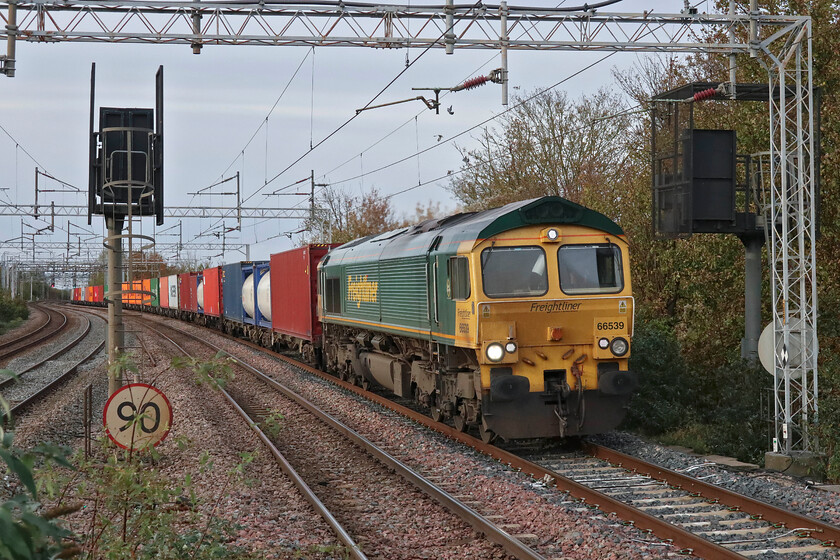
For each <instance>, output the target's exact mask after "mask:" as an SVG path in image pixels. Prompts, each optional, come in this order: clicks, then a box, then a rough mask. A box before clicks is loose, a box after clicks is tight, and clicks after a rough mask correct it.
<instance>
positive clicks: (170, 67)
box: [0, 0, 703, 285]
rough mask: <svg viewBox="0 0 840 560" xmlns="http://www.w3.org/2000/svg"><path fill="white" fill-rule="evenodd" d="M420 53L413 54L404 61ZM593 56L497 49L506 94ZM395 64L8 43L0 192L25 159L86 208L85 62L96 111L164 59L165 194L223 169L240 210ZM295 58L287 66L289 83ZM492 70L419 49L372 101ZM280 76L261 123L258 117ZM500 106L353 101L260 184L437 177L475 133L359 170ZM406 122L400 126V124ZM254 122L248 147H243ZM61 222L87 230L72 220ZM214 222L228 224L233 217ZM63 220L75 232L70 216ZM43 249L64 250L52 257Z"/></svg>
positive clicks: (384, 186)
mask: <svg viewBox="0 0 840 560" xmlns="http://www.w3.org/2000/svg"><path fill="white" fill-rule="evenodd" d="M557 1H558V0H550V1H547V2H546V1H544V0H531V1H530V2H528V4H529V5H545V6H556V5H557ZM571 3H572V2H569V4H571ZM651 4H652V5H651ZM652 7H655V8H656V9H657V11H660V12H666V13H674V12H679V10H680V9H681V8H682V7H683V2H682V0H668V1H667V2H666V1H656V2H653V3H651V2H647V3H644V2H641V1H637V0H626V1H625V2H622V3H620V4H618V5H616V6H614V7H612V8H613V9H611V10H610V11H614V12H635V11H640V10H641V9H650V8H652ZM702 8H703V7H702V6H701V9H702ZM421 52H422V51H420V50H419V49H413V50H411V51H410V52H409V57H410V59H412V60H413V59H414V58H415V57H416V56H417V55H418V54H420V53H421ZM603 56H604V54H603V53H572V52H554V53H537V52H521V51H511V52H510V54H509V67H510V76H509V77H510V93H511V94H512V95H515V94H518V93H522V92H532V91H534V90H536V89H538V88H544V87H547V86H549V85H551V84H554V83H556V82H558V81H560V80H562V79H563V78H565V77H567V76H569V75H571V74H573V73H575V72H576V71H577V70H579V69H580V68H583V67H585V66H587V65H589V64H591V63H592V62H594V61H596V60H598V59H599V58H601V57H603ZM304 59H305V60H304ZM313 59H314V89H313ZM405 60H406V51H405V50H373V49H366V48H349V47H348V48H320V49H316V50H315V51H314V53H313V51H312V50H311V49H307V48H301V47H245V46H205V47H204V49H203V50H202V52H201V54H200V55H193V54H192V52H191V49H190V48H189V47H187V46H183V45H180V46H178V45H121V44H70V43H60V44H33V43H19V44H18V49H17V65H16V66H17V73H16V77H14V78H6V77H0V92H1V93H0V126H2V127H3V128H4V129H5V130H6V131H7V132H8V133H9V134H10V135H11V136H13V137H14V138H15V139H16V140H17V142H18V145H17V146H16V144H15V142H13V141H12V140H11V139H10V138H9V136H7V135H6V134H4V133H3V132H2V131H0V188H5V189H8V190H5V191H2V192H0V197H3V200H4V201H8V200H11V201H14V202H17V203H21V204H32V203H33V201H34V175H35V167H36V165H37V166H40V167H42V168H46V170H47V171H48V172H49V173H51V174H53V175H55V176H56V177H58V178H60V179H62V180H64V181H67V182H69V183H71V184H72V185H75V186H77V187H78V188H80V189H81V190H82V191H83V192H84V193H85V194H82V195H74V194H52V195H50V196H51V198H48V199H47V200H55V202H56V204H73V203H77V204H85V203H86V191H87V172H88V170H87V166H88V153H87V150H88V140H87V138H88V137H87V131H88V110H89V95H90V92H89V82H90V65H91V62H96V71H97V92H96V93H97V99H96V105H97V107H100V106H116V107H153V106H154V75H155V71H156V69H157V67H158V66H159V65H163V66H164V73H165V119H166V124H165V127H166V128H165V142H166V150H165V158H166V159H165V169H166V176H165V189H166V196H165V199H166V203H167V204H168V205H177V206H184V205H213V206H221V205H231V204H232V203H233V202H234V200H233V198H232V197H223V196H214V197H191V196H189V195H188V194H187V193H189V192H194V191H196V190H198V189H201V188H204V187H206V186H208V185H210V184H211V183H213V182H215V181H217V180H219V179H220V178H222V177H229V176H231V175H232V174H234V173H235V172H237V171H239V172H240V173H241V174H242V176H243V184H242V191H243V196H244V197H248V196H250V195H253V196H252V198H251V199H250V200H248V201H247V203H245V204H244V205H245V206H266V205H274V206H281V207H289V206H295V205H306V204H307V203H308V202H307V200H306V197H303V196H283V197H264V196H262V194H254V193H256V192H257V191H258V189H260V188H261V187H264V185H265V182H266V180H268V179H271V178H273V177H274V176H275V175H277V174H278V173H279V172H280V171H281V170H283V169H285V168H286V167H287V166H288V165H289V164H290V163H292V162H293V161H295V160H296V159H298V157H300V156H301V155H302V154H304V153H305V152H306V151H307V150H308V149H309V145H310V139H312V140H314V142H315V143H317V142H318V141H320V140H321V139H322V138H324V136H326V135H327V134H329V133H330V132H332V131H333V130H334V129H335V128H336V127H337V126H339V125H340V124H341V123H343V122H344V121H345V120H347V119H348V118H349V117H350V116H352V115H353V114H354V112H355V109H357V108H359V107H362V106H363V105H365V104H366V103H367V102H368V101H370V99H371V98H372V97H373V96H374V95H375V94H376V93H377V92H378V91H379V90H380V89H381V88H382V87H384V86H385V85H386V84H387V83H388V82H389V81H391V80H392V79H393V78H394V77H395V76H396V75H397V74H398V73H399V72H400V71H401V70H403V69H404V67H405ZM636 60H637V55H633V54H616V55H615V56H612V57H610V58H609V59H608V60H607V61H606V62H604V63H601V64H599V65H597V66H596V67H594V68H593V69H591V70H588V71H586V72H584V73H583V74H581V75H580V76H578V77H576V78H574V79H573V80H570V81H569V82H568V83H566V84H564V85H563V86H561V87H560V88H558V89H561V90H565V91H567V92H568V93H569V95H571V96H574V97H577V96H579V95H581V94H582V93H592V92H594V91H596V90H597V89H598V88H599V87H611V86H612V84H613V82H612V76H611V71H610V70H611V69H612V68H613V67H615V66H619V67H627V66H629V65H631V64H633V63H634V62H635V61H636ZM301 61H304V62H303V65H302V66H300V65H301ZM298 66H300V70H299V71H298V73H297V76H296V77H295V78H294V79H292V76H293V75H294V74H295V70H296V69H297V68H298ZM498 66H499V57H498V53H497V52H494V51H489V50H487V51H468V50H457V49H456V52H455V54H454V55H451V56H447V55H446V54H444V52H443V50H439V49H433V50H430V51H428V52H427V53H426V54H425V55H423V56H422V57H421V58H420V60H418V62H417V63H416V64H414V66H412V68H411V69H409V70H408V71H407V72H406V73H405V74H404V75H403V76H402V77H401V78H400V79H399V80H397V81H396V82H395V83H394V84H393V85H391V86H390V88H388V90H387V91H386V92H385V93H384V94H383V95H382V96H381V97H380V98H379V99H378V100H377V103H384V102H389V101H394V100H399V99H405V98H409V97H413V96H415V95H417V92H413V91H411V88H412V87H433V86H444V87H449V86H454V85H456V84H458V83H460V82H462V81H463V80H464V79H465V78H468V77H471V76H475V75H480V74H487V73H489V71H490V70H492V69H493V68H496V67H498ZM287 84H288V89H287V90H286V92H285V94H284V95H283V96H282V98H281V99H280V102H279V103H278V104H277V107H276V109H275V110H274V111H273V113H272V115H271V117H270V119H269V121H268V126H267V127H266V126H263V127H262V128H260V125H261V124H265V123H264V121H265V118H266V115H267V114H268V112H269V110H270V109H271V107H272V106H273V105H274V104H275V102H276V101H277V99H278V97H279V96H280V94H281V92H282V91H283V89H284V88H285V87H286V86H287ZM500 101H501V95H500V87H499V86H498V85H495V84H487V85H485V86H483V87H481V88H478V89H476V90H471V91H463V92H458V93H454V94H451V95H449V96H447V97H446V98H445V99H444V100H443V105H444V107H449V106H452V108H453V110H454V114H453V115H450V114H448V113H447V112H446V111H445V110H442V111H441V114H440V115H436V114H435V113H434V111H429V110H426V109H424V107H423V105H422V104H421V103H420V102H418V101H414V102H411V103H406V104H402V105H396V106H393V107H388V108H382V109H376V110H370V111H366V112H364V113H363V114H362V115H361V116H360V117H359V118H357V119H356V120H354V121H353V122H352V123H350V124H349V125H348V126H347V127H345V128H344V129H343V130H341V131H340V132H339V133H337V134H336V135H335V136H333V137H332V138H331V139H330V140H328V141H327V142H325V143H324V144H323V145H322V146H320V147H319V148H318V149H316V150H315V151H314V152H312V153H311V154H310V155H308V156H307V157H306V158H304V159H303V160H302V161H301V162H300V163H298V164H297V165H295V166H294V167H292V168H291V169H290V170H288V171H287V172H285V173H284V174H283V175H282V176H280V177H279V178H277V179H276V180H274V182H272V183H271V184H270V185H268V186H266V187H264V189H263V191H262V192H270V191H272V190H274V189H276V188H280V187H283V186H286V185H288V184H289V183H292V182H294V181H297V180H299V179H303V178H307V177H308V176H309V173H310V169H313V170H314V171H315V177H316V181H317V182H327V183H331V184H335V185H337V186H339V187H340V188H341V189H344V190H347V191H349V192H351V193H354V194H358V193H361V192H362V191H363V190H367V189H369V188H370V187H372V186H375V187H376V188H378V189H379V191H380V192H381V193H383V194H386V195H387V194H391V193H395V192H397V191H401V190H404V189H406V188H408V187H411V186H414V185H417V184H418V182H426V181H428V180H430V179H434V178H436V177H439V176H443V175H445V174H446V173H447V171H449V170H453V171H454V170H457V169H458V167H459V164H460V162H461V158H460V156H459V154H458V151H457V149H456V146H455V144H458V145H460V146H466V147H470V146H473V145H474V144H475V142H474V140H473V137H472V136H474V135H475V133H474V134H473V135H472V136H471V135H466V136H462V137H460V138H459V139H458V140H457V141H456V142H445V141H444V142H441V143H440V144H441V145H440V146H439V147H437V148H436V149H434V150H433V151H431V152H428V153H426V154H424V155H421V156H420V157H419V158H411V159H410V160H409V161H406V162H404V163H402V164H399V165H396V166H393V167H390V168H389V169H387V170H385V171H381V172H376V173H372V172H371V170H374V169H375V168H377V167H380V166H382V165H386V164H389V163H392V162H394V161H396V160H399V159H401V158H404V157H406V156H408V155H411V154H413V153H415V152H416V151H417V150H418V147H419V148H420V149H423V148H426V147H428V146H430V145H433V144H438V140H437V139H438V135H442V136H443V138H444V139H446V138H449V137H451V136H453V135H454V134H457V133H459V132H461V131H463V130H465V129H468V128H470V127H472V126H474V125H475V124H477V123H479V122H481V121H483V120H485V119H487V118H488V117H491V116H493V115H494V114H498V113H499V112H501V111H502V110H503V109H504V107H503V106H502V105H501V102H500ZM415 116H416V120H415ZM404 123H407V124H405V126H402V128H399V129H398V127H400V125H403V124H404ZM258 129H259V132H258V133H257V134H256V136H255V137H254V138H253V140H252V141H251V143H250V145H248V147H247V149H246V143H247V142H248V140H249V139H250V138H251V137H252V135H253V134H254V132H255V131H257V130H258ZM476 132H477V131H476ZM389 134H390V136H389V137H388V138H387V139H386V140H385V141H382V142H380V143H379V144H377V145H375V146H374V144H376V142H377V141H379V140H381V139H382V138H383V137H384V136H386V135H389ZM24 150H26V151H27V152H28V153H29V154H31V156H32V158H34V159H35V160H37V163H36V162H35V161H33V159H32V158H30V157H29V155H27V154H26V153H25V152H24ZM243 150H244V153H243ZM342 164H343V165H342ZM360 175H362V176H361V177H359V176H360ZM348 179H349V180H348ZM446 184H447V181H440V182H438V183H434V184H430V185H427V186H424V187H422V188H417V189H414V190H411V191H409V192H406V193H404V194H401V195H398V196H395V197H394V198H393V199H392V203H393V206H394V207H395V208H396V209H397V211H398V212H399V213H406V214H410V213H413V210H414V206H415V204H417V203H418V202H420V203H423V204H426V203H428V202H429V201H430V200H433V201H440V203H441V204H442V206H443V207H444V208H445V209H448V210H453V209H454V208H455V206H456V201H455V200H454V199H453V198H452V196H451V194H450V193H449V192H448V191H447V190H446V189H445V186H446ZM51 187H52V188H58V185H56V184H51ZM303 187H304V188H303V189H300V190H308V185H303ZM223 190H225V191H228V190H230V189H229V188H224V189H223ZM292 190H295V189H292ZM74 221H75V222H76V223H78V224H79V225H81V226H83V227H85V228H87V227H88V226H87V221H86V219H81V220H74ZM20 222H21V219H20V218H0V231H2V235H3V239H4V240H5V239H10V238H14V237H17V236H18V235H19V234H20V228H21V226H20ZM25 222H26V223H28V224H31V225H34V226H37V227H44V225H46V224H44V223H43V222H36V221H35V220H33V219H32V218H27V219H25ZM214 223H215V220H197V219H191V220H184V223H183V232H184V241H191V240H194V239H195V238H196V236H197V235H198V234H199V233H201V232H202V231H204V230H207V229H208V228H210V227H211V226H212V225H213V224H214ZM225 223H226V225H229V226H232V225H234V223H233V220H226V221H225ZM57 225H60V226H61V227H62V228H66V226H67V219H66V218H63V219H61V220H60V222H59V223H58V224H57ZM172 226H177V220H173V219H169V220H167V222H166V223H165V224H164V226H162V227H158V228H154V227H153V225H152V221H151V220H148V221H145V222H144V225H143V230H144V231H143V233H144V234H146V235H155V233H156V230H157V232H161V231H162V230H165V229H167V228H170V227H172ZM91 228H92V229H93V231H95V232H96V233H97V234H99V235H101V234H103V233H104V225H103V222H102V220H101V219H100V218H95V219H94V222H93V226H91ZM299 229H300V224H299V223H296V222H294V221H290V220H272V221H269V222H264V223H255V222H249V223H246V224H244V227H243V231H242V233H241V234H238V233H234V234H232V235H231V236H230V237H228V241H229V242H232V243H240V242H244V243H248V244H251V252H250V256H251V258H254V259H256V258H267V257H268V256H269V255H270V254H271V253H275V252H278V251H281V250H284V249H287V248H289V247H292V246H293V245H294V241H295V240H296V238H295V237H294V236H293V237H292V239H290V238H289V237H287V236H285V235H283V234H284V233H286V232H294V231H297V230H299ZM73 230H74V232H76V231H79V230H78V229H76V228H75V227H74V228H73ZM27 231H31V230H27ZM175 231H177V227H176V229H175ZM167 233H171V231H170V232H167ZM156 237H157V240H158V242H159V243H168V242H173V241H175V240H177V238H176V237H168V236H166V235H161V234H158V235H156ZM269 238H271V239H269ZM38 239H39V240H41V239H44V240H54V241H65V240H66V239H67V234H66V233H65V232H64V231H58V232H56V233H55V234H54V235H53V236H52V237H49V236H39V237H38ZM215 239H216V238H215V237H202V238H200V239H199V240H202V241H211V240H215ZM266 239H268V241H266ZM100 242H101V239H100V240H98V241H92V242H91V243H90V247H91V251H93V253H94V254H97V253H98V252H99V251H100V248H101V244H100ZM2 250H4V251H6V253H9V251H8V250H7V249H2ZM208 255H209V253H204V254H203V255H200V256H208ZM56 256H57V257H60V256H63V252H57V253H56ZM241 259H244V256H243V255H240V254H237V253H230V252H229V253H227V254H225V255H224V256H223V257H222V256H218V257H216V258H215V261H216V262H231V261H236V260H241ZM60 283H61V282H60ZM65 285H67V284H65Z"/></svg>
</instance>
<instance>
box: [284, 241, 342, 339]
mask: <svg viewBox="0 0 840 560" xmlns="http://www.w3.org/2000/svg"><path fill="white" fill-rule="evenodd" d="M334 246H335V245H308V246H305V247H300V248H298V249H292V250H291V251H285V252H283V253H276V254H274V255H271V328H272V329H273V330H274V331H277V332H280V333H283V334H287V335H290V336H294V337H296V338H302V339H305V340H310V341H311V340H314V339H315V338H318V337H320V335H321V322H320V321H318V316H317V313H316V305H317V303H318V263H319V262H320V261H321V259H322V258H323V257H324V255H326V254H327V252H329V250H330V248H332V247H334Z"/></svg>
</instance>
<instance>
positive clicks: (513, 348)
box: [505, 340, 516, 354]
mask: <svg viewBox="0 0 840 560" xmlns="http://www.w3.org/2000/svg"><path fill="white" fill-rule="evenodd" d="M505 351H506V352H507V353H508V354H513V353H514V352H516V343H515V342H514V341H512V340H511V341H510V342H508V343H507V344H505Z"/></svg>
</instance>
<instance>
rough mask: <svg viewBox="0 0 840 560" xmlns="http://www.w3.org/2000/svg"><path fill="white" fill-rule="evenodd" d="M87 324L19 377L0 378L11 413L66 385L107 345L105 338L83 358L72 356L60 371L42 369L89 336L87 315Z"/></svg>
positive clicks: (15, 415) (0, 387) (20, 373)
mask: <svg viewBox="0 0 840 560" xmlns="http://www.w3.org/2000/svg"><path fill="white" fill-rule="evenodd" d="M46 309H48V310H51V311H56V313H58V314H60V315H61V316H63V317H64V318H65V321H66V319H67V316H66V315H65V314H64V313H62V312H61V311H58V310H53V309H50V308H49V307H47V308H46ZM85 321H86V325H85V328H84V329H83V332H82V333H81V334H80V335H79V336H77V337H75V338H74V339H73V340H71V341H70V342H68V343H67V344H65V345H64V346H62V347H61V348H59V349H58V350H57V351H55V352H53V353H52V354H50V355H49V356H48V357H46V358H44V359H42V360H40V361H38V362H37V363H35V364H32V365H30V366H28V367H27V368H25V369H23V370H22V371H20V372H19V373H18V377H17V379H15V378H14V377H9V378H6V379H4V380H3V381H2V382H0V389H3V392H4V393H3V396H4V398H5V399H6V401H7V402H8V403H9V404H10V405H11V413H12V415H13V416H14V417H17V416H19V415H20V414H21V413H22V412H23V411H24V410H26V409H27V408H29V407H30V406H32V405H33V404H34V403H36V402H38V401H40V400H41V399H43V398H44V397H45V396H47V395H49V394H50V393H52V392H53V391H55V390H56V389H57V388H58V387H60V386H61V385H63V383H64V382H65V381H67V380H68V379H70V378H71V377H72V376H73V375H75V374H76V372H77V370H78V368H79V366H80V365H82V364H83V363H84V362H86V361H88V360H89V359H91V358H92V357H93V356H95V355H96V354H97V353H98V352H99V351H100V350H102V348H104V347H105V341H104V340H102V342H100V343H99V345H97V346H96V347H95V348H94V349H93V350H92V351H90V352H87V353H85V354H84V355H83V356H82V357H81V359H76V360H72V361H71V362H69V363H66V364H64V366H63V367H62V368H61V369H60V370H58V371H53V372H50V371H43V372H42V371H41V370H42V369H46V368H47V366H48V365H51V364H53V363H55V360H56V358H59V357H61V356H64V355H66V354H68V353H70V352H71V351H72V350H74V349H75V348H76V347H78V346H79V344H80V343H81V342H82V341H83V340H84V339H85V338H87V337H88V336H90V330H91V322H90V320H89V319H87V318H85Z"/></svg>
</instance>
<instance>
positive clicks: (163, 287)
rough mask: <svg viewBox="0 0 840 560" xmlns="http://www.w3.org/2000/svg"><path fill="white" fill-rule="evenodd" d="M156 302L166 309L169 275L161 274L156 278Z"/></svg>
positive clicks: (167, 305)
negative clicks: (157, 295) (158, 295)
mask: <svg viewBox="0 0 840 560" xmlns="http://www.w3.org/2000/svg"><path fill="white" fill-rule="evenodd" d="M158 288H159V289H158V294H160V298H158V303H159V304H160V307H162V308H164V309H166V308H167V307H169V276H161V277H160V278H158Z"/></svg>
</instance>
